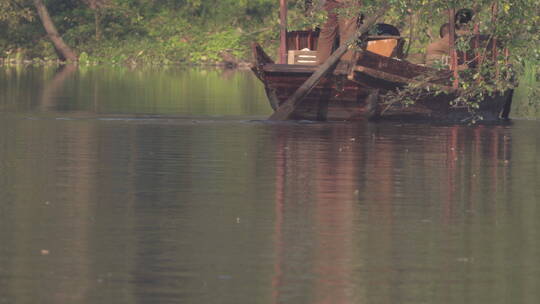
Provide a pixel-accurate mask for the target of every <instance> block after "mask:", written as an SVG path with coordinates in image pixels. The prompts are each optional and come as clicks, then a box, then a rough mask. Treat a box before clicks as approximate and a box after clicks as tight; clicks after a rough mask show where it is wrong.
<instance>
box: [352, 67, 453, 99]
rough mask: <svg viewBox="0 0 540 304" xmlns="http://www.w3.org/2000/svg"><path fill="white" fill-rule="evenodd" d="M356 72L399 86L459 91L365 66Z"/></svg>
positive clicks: (449, 91)
mask: <svg viewBox="0 0 540 304" xmlns="http://www.w3.org/2000/svg"><path fill="white" fill-rule="evenodd" d="M354 71H356V72H362V73H366V74H368V75H370V76H372V77H375V78H379V79H383V80H386V81H390V82H395V83H399V84H404V85H405V84H415V85H418V86H420V87H426V88H427V87H433V88H437V89H440V90H441V91H444V92H445V93H454V92H456V91H457V89H454V88H452V87H450V86H445V85H441V84H436V83H429V82H424V81H420V80H415V79H411V78H407V77H403V76H399V75H395V74H390V73H387V72H385V71H382V70H375V69H372V68H368V67H365V66H356V67H355V68H354ZM356 77H357V76H356ZM349 79H350V80H355V79H356V78H355V76H354V75H349Z"/></svg>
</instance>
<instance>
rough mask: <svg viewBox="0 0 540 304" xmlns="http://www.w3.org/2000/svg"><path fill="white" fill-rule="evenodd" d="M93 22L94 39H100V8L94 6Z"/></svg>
mask: <svg viewBox="0 0 540 304" xmlns="http://www.w3.org/2000/svg"><path fill="white" fill-rule="evenodd" d="M94 23H95V26H96V41H100V40H101V9H100V8H97V7H96V8H95V9H94Z"/></svg>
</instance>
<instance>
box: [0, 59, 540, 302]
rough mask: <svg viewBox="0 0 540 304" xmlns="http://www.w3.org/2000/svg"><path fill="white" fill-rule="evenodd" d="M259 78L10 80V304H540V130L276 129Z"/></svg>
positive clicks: (76, 72) (83, 72) (0, 79)
mask: <svg viewBox="0 0 540 304" xmlns="http://www.w3.org/2000/svg"><path fill="white" fill-rule="evenodd" d="M270 111H271V110H270V107H269V106H268V104H267V101H266V98H265V96H264V92H263V90H262V87H261V85H260V84H259V82H258V80H257V79H255V78H254V77H253V76H252V75H251V74H250V73H249V71H237V72H232V71H220V70H197V69H159V70H153V69H137V70H130V69H123V68H115V69H110V68H81V69H77V68H69V67H68V68H65V69H63V70H57V69H56V68H45V69H43V68H24V69H23V68H3V69H0V303H287V304H288V303H294V304H298V303H313V304H315V303H332V304H334V303H336V304H345V303H388V304H394V303H411V304H413V303H414V304H418V303H474V304H478V303H501V304H502V303H539V302H540V289H539V288H538V286H540V259H539V258H538V257H539V256H540V233H539V232H540V221H538V219H539V218H540V206H539V203H540V165H539V163H538V157H539V155H540V133H539V132H538V131H537V130H539V128H540V122H539V121H527V120H519V119H514V120H513V121H512V123H509V124H503V125H479V126H455V125H450V126H449V125H426V124H406V123H388V122H386V123H385V122H381V123H372V122H358V123H312V122H286V123H269V122H266V121H264V118H265V117H266V116H267V115H268V114H269V113H270Z"/></svg>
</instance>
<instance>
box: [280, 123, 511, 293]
mask: <svg viewBox="0 0 540 304" xmlns="http://www.w3.org/2000/svg"><path fill="white" fill-rule="evenodd" d="M385 128H386V129H385ZM308 129H309V128H308ZM394 132H395V133H394ZM399 132H400V131H399V129H398V128H395V129H393V128H392V127H390V128H387V127H385V126H384V125H381V126H372V125H363V126H359V127H351V126H347V125H345V126H338V127H334V126H332V127H328V126H326V127H320V128H318V127H313V128H311V129H309V130H308V131H305V133H304V132H298V131H297V130H294V129H289V128H280V130H279V131H277V132H276V136H275V142H276V196H275V197H276V207H275V212H276V224H275V225H276V226H275V252H276V254H275V256H276V262H275V266H274V277H273V298H274V302H275V303H281V302H287V303H289V302H295V301H297V302H298V301H299V302H307V303H355V302H358V301H362V300H370V299H371V300H377V301H378V302H380V303H399V302H401V301H405V300H406V299H408V298H410V297H417V298H427V299H430V298H429V296H430V293H431V292H432V290H433V289H430V288H429V286H430V285H429V284H428V282H431V281H432V280H436V279H437V278H438V275H440V273H441V271H442V272H446V273H449V274H450V276H456V277H460V278H461V276H462V275H463V273H456V269H455V266H454V264H452V263H448V262H447V261H446V262H445V261H444V260H445V259H448V258H449V256H448V255H449V254H448V252H447V251H450V252H451V251H452V250H455V249H451V248H450V247H449V246H456V245H459V246H465V248H464V249H463V250H465V251H467V250H469V251H475V250H478V248H477V249H475V248H473V247H470V246H469V247H467V245H466V244H455V243H454V242H455V241H456V240H455V239H454V236H453V235H452V234H453V233H454V231H453V229H455V226H457V225H458V223H456V222H459V221H461V220H462V217H463V214H464V212H465V211H466V210H468V209H470V208H474V204H478V203H480V204H484V205H486V206H487V207H488V208H494V202H495V201H496V200H501V197H500V195H503V198H502V199H504V195H505V194H504V193H506V192H507V190H508V189H507V188H508V183H507V182H505V180H506V179H508V178H509V177H510V171H509V167H508V166H507V165H508V163H509V161H510V157H511V149H510V141H509V139H508V138H509V137H508V136H507V135H506V133H507V132H508V129H506V128H505V127H504V126H485V127H482V126H480V127H475V128H468V127H462V126H452V127H441V128H431V127H430V128H420V129H418V130H415V132H414V134H413V135H414V136H407V135H406V134H403V131H401V134H400V133H399ZM404 135H405V136H404ZM404 138H406V139H404ZM490 203H491V206H489V204H490ZM425 219H429V221H430V222H434V225H435V228H434V229H436V230H439V229H441V231H442V232H443V233H446V234H447V235H444V234H443V235H440V236H437V238H442V239H445V238H448V242H446V243H440V244H439V245H433V244H432V243H433V242H437V240H438V239H430V238H433V237H435V236H436V235H433V234H430V233H429V231H427V232H428V233H427V234H426V233H425V232H426V231H423V230H422V229H419V228H418V225H419V224H414V225H412V226H411V223H413V222H415V221H416V222H417V223H422V221H423V220H425ZM445 227H446V228H445ZM431 233H432V232H431ZM477 237H478V238H481V237H482V236H481V235H476V234H472V235H470V236H469V238H477ZM464 241H465V242H466V240H464ZM470 254H471V255H473V254H474V252H470ZM452 262H454V261H452ZM445 280H450V281H451V283H449V284H448V286H446V287H443V288H441V286H440V285H438V286H436V287H437V288H439V289H440V290H439V291H438V292H440V295H441V296H442V297H447V298H451V297H452V296H454V294H453V293H454V292H455V290H454V289H455V288H457V287H456V286H460V285H461V284H462V283H459V282H454V281H452V280H451V279H450V278H447V279H445ZM439 281H440V279H439ZM418 282H425V283H426V285H424V286H422V285H420V286H418ZM468 283H471V282H470V281H468ZM463 284H465V283H463ZM414 289H417V290H414ZM299 290H303V292H299Z"/></svg>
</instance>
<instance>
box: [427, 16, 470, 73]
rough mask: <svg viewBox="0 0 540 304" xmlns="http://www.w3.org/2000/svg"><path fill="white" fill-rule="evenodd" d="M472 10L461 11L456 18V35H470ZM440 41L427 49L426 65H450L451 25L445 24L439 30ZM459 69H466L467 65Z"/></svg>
mask: <svg viewBox="0 0 540 304" xmlns="http://www.w3.org/2000/svg"><path fill="white" fill-rule="evenodd" d="M472 14H473V12H472V10H470V9H460V10H459V11H458V12H457V13H456V16H455V20H456V35H457V36H465V35H469V34H470V30H469V29H468V24H469V22H470V21H471V20H472ZM439 35H440V37H441V38H440V39H439V40H437V41H434V42H433V43H431V44H429V45H428V46H427V47H426V65H428V66H436V65H441V64H442V65H443V66H448V65H449V61H450V60H449V58H450V24H448V23H445V24H443V25H442V26H441V28H440V30H439ZM458 68H459V69H466V68H467V66H466V65H465V64H463V65H460V66H458Z"/></svg>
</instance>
